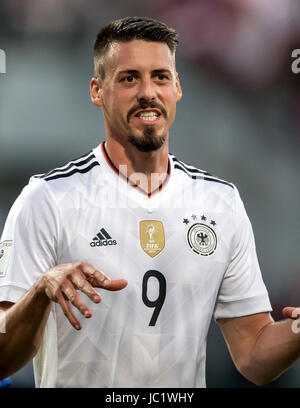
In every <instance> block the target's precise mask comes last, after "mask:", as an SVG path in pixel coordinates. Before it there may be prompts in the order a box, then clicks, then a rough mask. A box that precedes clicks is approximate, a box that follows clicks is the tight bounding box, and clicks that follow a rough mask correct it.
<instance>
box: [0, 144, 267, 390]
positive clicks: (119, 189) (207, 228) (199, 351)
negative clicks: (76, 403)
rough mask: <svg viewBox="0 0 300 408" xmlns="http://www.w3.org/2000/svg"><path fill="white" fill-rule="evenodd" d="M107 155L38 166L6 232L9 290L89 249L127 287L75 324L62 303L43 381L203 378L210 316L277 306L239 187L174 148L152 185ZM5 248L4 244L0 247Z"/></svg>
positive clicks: (167, 383) (131, 383) (2, 290)
mask: <svg viewBox="0 0 300 408" xmlns="http://www.w3.org/2000/svg"><path fill="white" fill-rule="evenodd" d="M115 170H116V169H113V168H112V163H110V162H109V158H108V157H107V154H106V151H105V146H104V144H103V143H102V144H101V145H100V146H97V147H96V148H95V149H93V150H92V151H91V152H89V153H87V154H85V155H84V156H82V157H80V158H77V159H75V160H72V161H71V162H70V163H68V164H66V165H65V166H62V167H59V168H57V169H55V170H52V171H50V172H48V173H46V174H40V175H37V176H33V177H32V178H31V179H30V182H29V184H28V185H27V186H26V187H25V188H24V190H23V191H22V193H21V195H20V196H19V197H18V198H17V200H16V202H15V203H14V205H13V207H12V208H11V211H10V213H9V216H8V218H7V221H6V224H5V227H4V231H3V234H2V238H1V243H0V256H1V254H2V257H1V258H0V301H10V302H17V301H18V300H19V299H20V297H21V296H23V295H24V294H25V292H26V291H27V290H29V289H30V287H31V286H32V285H33V284H34V283H35V282H36V280H37V279H38V278H39V276H40V275H41V274H42V273H44V272H45V271H46V270H47V269H48V268H50V267H52V266H55V265H57V264H62V263H69V262H79V261H84V262H88V263H90V264H92V265H93V266H95V267H96V268H97V269H99V270H101V271H103V272H104V273H105V274H107V275H108V276H109V277H110V278H111V279H114V278H125V279H127V281H128V286H127V287H126V288H125V289H123V290H121V291H119V292H109V291H104V290H101V289H96V290H97V291H99V293H100V294H101V297H102V301H101V303H100V304H93V303H92V302H91V301H90V300H89V299H88V298H87V296H85V295H84V294H81V297H82V298H83V300H84V301H85V302H86V304H87V305H88V306H89V307H90V308H91V310H92V311H93V317H92V318H91V319H84V317H83V316H81V314H80V313H79V311H77V310H75V314H76V316H77V317H78V319H79V320H80V321H81V324H82V330H80V331H79V332H77V331H76V330H75V329H74V328H73V327H72V326H71V325H70V323H69V322H68V320H67V319H66V317H65V316H64V314H63V312H62V310H61V309H60V306H59V305H58V304H56V303H53V307H52V310H51V313H50V317H49V320H48V323H47V327H46V330H45V334H44V337H43V341H42V344H41V347H40V349H39V351H38V354H37V355H36V357H35V359H34V371H35V381H36V386H37V387H205V356H206V337H207V332H208V329H209V325H210V322H211V319H212V318H215V319H220V318H226V317H238V316H245V315H250V314H254V313H259V312H266V311H271V310H272V309H271V305H270V301H269V297H268V293H267V290H266V288H265V285H264V283H263V280H262V276H261V272H260V268H259V264H258V260H257V255H256V249H255V243H254V237H253V232H252V228H251V224H250V221H249V219H248V216H247V214H246V211H245V208H244V205H243V203H242V201H241V198H240V196H239V193H238V190H237V188H236V187H235V186H234V185H233V184H231V183H228V182H226V181H224V180H221V179H219V178H216V177H214V176H212V175H211V174H209V173H207V172H206V171H202V170H199V169H196V168H195V167H193V166H189V165H186V164H185V163H183V162H182V161H180V160H178V159H177V158H176V157H175V156H173V155H169V168H168V172H167V174H166V178H165V180H164V182H163V184H162V186H161V187H160V188H159V189H158V191H156V192H155V194H151V195H149V194H144V193H143V191H140V189H138V188H137V187H136V186H134V185H132V183H128V181H127V180H126V177H125V176H124V175H123V176H124V177H123V176H122V177H120V174H118V172H117V171H115ZM1 250H2V252H1Z"/></svg>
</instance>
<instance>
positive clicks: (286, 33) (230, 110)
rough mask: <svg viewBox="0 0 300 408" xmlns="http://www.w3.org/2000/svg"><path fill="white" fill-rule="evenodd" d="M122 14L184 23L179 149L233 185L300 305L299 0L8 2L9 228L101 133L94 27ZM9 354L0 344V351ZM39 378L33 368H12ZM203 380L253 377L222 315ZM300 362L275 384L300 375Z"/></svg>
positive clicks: (3, 106)
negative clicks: (242, 369)
mask: <svg viewBox="0 0 300 408" xmlns="http://www.w3.org/2000/svg"><path fill="white" fill-rule="evenodd" d="M127 15H140V16H150V17H155V18H159V19H162V20H163V21H164V22H166V23H168V24H169V25H171V26H173V27H174V28H176V29H177V31H178V32H179V35H180V45H179V48H178V52H177V69H178V72H179V75H180V78H181V83H182V88H183V99H182V101H181V102H180V103H179V105H178V112H177V118H176V122H175V125H174V126H173V128H172V130H171V149H170V150H171V152H172V153H174V154H175V155H177V156H179V157H180V158H181V159H182V160H184V161H186V162H187V163H190V164H192V165H194V166H196V167H199V168H202V169H206V170H207V171H209V172H211V173H213V174H215V175H217V176H219V177H221V178H223V179H226V180H229V181H231V182H233V183H235V184H236V185H237V186H238V188H239V190H240V193H241V196H242V198H243V200H244V203H245V206H246V209H247V212H248V215H249V217H250V219H251V221H252V225H253V229H254V233H255V237H256V245H257V252H258V257H259V260H260V264H261V269H262V272H263V276H264V280H265V283H266V286H267V288H268V290H269V294H270V298H271V302H272V305H273V309H274V313H273V316H274V318H276V319H280V318H281V309H282V307H284V306H286V305H294V306H299V300H300V299H299V290H300V257H299V253H300V251H299V249H300V213H299V208H300V186H299V174H300V161H299V157H300V86H299V83H300V82H299V78H300V74H299V75H298V76H297V75H296V74H294V73H292V71H291V63H292V58H291V53H292V50H293V49H295V48H300V25H299V17H300V3H299V1H297V0H285V1H282V0H165V1H161V0H152V1H151V2H146V1H141V0H114V1H110V2H107V1H104V0H64V1H61V0H22V1H20V0H0V48H1V49H3V50H5V52H6V58H7V60H6V74H0V229H1V231H2V228H3V225H4V222H5V219H6V216H7V213H8V211H9V208H10V206H11V205H12V203H13V201H14V200H15V198H16V197H17V195H18V194H19V193H20V191H21V189H22V188H23V186H24V185H25V184H26V183H27V181H28V179H29V177H30V176H31V175H32V174H36V173H42V172H45V171H46V170H48V169H50V168H53V167H57V166H58V165H61V164H64V162H66V161H69V160H70V159H72V158H74V157H77V156H79V155H81V154H83V153H85V152H86V151H88V150H89V149H91V148H93V147H94V146H96V145H97V144H98V143H99V142H100V141H101V140H103V139H104V128H103V120H102V116H101V112H100V111H99V110H97V109H96V108H95V106H94V105H92V103H91V102H90V99H89V81H90V77H91V75H92V71H93V65H92V47H93V42H94V38H95V35H96V33H97V31H98V30H99V28H100V27H101V26H103V25H104V24H106V23H108V22H109V21H110V20H112V19H116V18H120V17H124V16H127ZM0 359H1V356H0ZM11 381H12V387H33V386H34V382H33V374H32V366H31V364H29V365H28V366H26V367H25V368H24V369H22V370H20V371H19V372H18V373H16V374H15V375H13V376H12V377H11ZM207 386H208V387H255V386H254V385H252V384H250V383H249V382H248V381H246V380H245V379H243V378H242V377H241V376H240V375H239V374H238V373H237V372H236V370H235V368H234V366H233V363H232V361H231V359H230V356H229V353H228V351H227V348H226V345H225V343H224V340H223V338H222V336H221V334H220V331H219V329H218V327H217V325H216V324H215V323H214V322H212V325H211V328H210V332H209V337H208V349H207ZM299 386H300V363H299V362H297V363H296V364H295V365H294V366H293V367H292V368H290V369H289V370H288V371H287V372H285V373H284V374H283V375H282V376H281V377H280V378H279V379H278V380H276V381H274V382H273V383H271V384H270V385H268V387H299Z"/></svg>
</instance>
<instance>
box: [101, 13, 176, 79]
mask: <svg viewBox="0 0 300 408" xmlns="http://www.w3.org/2000/svg"><path fill="white" fill-rule="evenodd" d="M132 40H145V41H156V42H162V43H165V44H167V45H168V47H169V48H170V50H171V52H172V54H173V55H174V54H175V51H176V47H177V44H178V34H177V32H176V31H175V30H174V29H173V28H171V27H168V26H167V25H166V24H165V23H162V22H161V21H158V20H155V19H153V18H149V17H125V18H121V19H119V20H115V21H112V22H111V23H110V24H108V25H107V26H105V27H103V28H102V29H101V30H100V31H99V33H98V34H97V37H96V41H95V44H94V75H95V76H96V77H98V76H100V78H104V75H105V72H104V64H103V57H104V55H105V53H106V52H107V50H108V48H109V46H110V45H111V44H112V43H114V42H128V41H132Z"/></svg>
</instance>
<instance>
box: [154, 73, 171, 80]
mask: <svg viewBox="0 0 300 408" xmlns="http://www.w3.org/2000/svg"><path fill="white" fill-rule="evenodd" d="M156 78H157V79H158V80H159V81H165V80H168V79H169V77H168V75H166V74H157V75H156Z"/></svg>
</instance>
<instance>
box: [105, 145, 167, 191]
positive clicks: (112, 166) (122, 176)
mask: <svg viewBox="0 0 300 408" xmlns="http://www.w3.org/2000/svg"><path fill="white" fill-rule="evenodd" d="M100 150H101V152H102V155H103V157H104V159H105V161H106V163H107V164H108V165H109V167H110V168H111V169H112V170H113V171H114V172H115V173H116V174H117V175H118V176H119V177H121V178H122V179H123V180H124V181H126V183H127V184H128V185H130V186H132V187H133V188H135V189H136V190H138V191H139V192H141V193H142V194H144V195H145V196H146V197H148V198H151V197H153V196H154V195H155V194H157V193H159V192H160V191H162V189H163V188H164V187H165V186H166V185H167V183H168V181H169V180H170V177H171V161H170V157H168V169H167V174H166V177H165V179H164V180H163V182H162V183H161V184H160V186H159V187H157V188H156V189H155V190H153V191H151V192H150V193H148V192H147V191H145V190H144V189H142V188H141V187H140V186H139V185H137V184H135V183H133V182H132V181H131V180H130V179H129V178H128V177H127V176H126V175H125V174H123V173H122V172H121V171H120V170H119V169H118V168H117V167H116V166H115V165H114V163H113V162H112V160H111V159H110V157H109V155H108V153H107V150H106V148H105V142H102V143H101V145H100Z"/></svg>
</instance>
